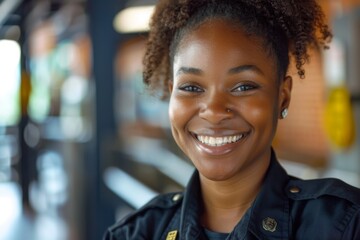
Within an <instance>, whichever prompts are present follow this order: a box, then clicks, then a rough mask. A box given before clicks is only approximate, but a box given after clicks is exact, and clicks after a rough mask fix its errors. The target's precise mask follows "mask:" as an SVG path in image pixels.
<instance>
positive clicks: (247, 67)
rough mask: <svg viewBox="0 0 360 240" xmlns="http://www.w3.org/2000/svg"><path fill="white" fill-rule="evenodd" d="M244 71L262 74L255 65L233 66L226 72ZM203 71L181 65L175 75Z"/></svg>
mask: <svg viewBox="0 0 360 240" xmlns="http://www.w3.org/2000/svg"><path fill="white" fill-rule="evenodd" d="M245 71H253V72H257V73H260V74H262V75H263V74H264V73H263V72H262V71H261V70H260V68H258V67H257V66H255V65H250V64H249V65H241V66H237V67H234V68H231V69H229V71H228V74H237V73H241V72H245ZM203 73H204V72H203V71H202V70H201V69H199V68H193V67H181V68H179V70H177V71H176V75H180V74H193V75H202V74H203Z"/></svg>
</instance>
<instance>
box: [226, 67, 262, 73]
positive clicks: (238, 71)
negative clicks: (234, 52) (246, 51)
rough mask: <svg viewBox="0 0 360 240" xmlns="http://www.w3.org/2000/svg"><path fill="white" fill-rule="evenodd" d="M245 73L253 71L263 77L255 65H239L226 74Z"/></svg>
mask: <svg viewBox="0 0 360 240" xmlns="http://www.w3.org/2000/svg"><path fill="white" fill-rule="evenodd" d="M245 71H253V72H257V73H260V74H262V75H264V73H263V72H262V71H261V70H260V68H258V67H257V66H255V65H250V64H249V65H241V66H237V67H234V68H231V69H230V70H229V71H228V74H237V73H241V72H245Z"/></svg>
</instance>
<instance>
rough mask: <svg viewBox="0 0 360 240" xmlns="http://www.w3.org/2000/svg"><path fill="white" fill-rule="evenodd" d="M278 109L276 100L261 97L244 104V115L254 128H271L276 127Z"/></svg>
mask: <svg viewBox="0 0 360 240" xmlns="http://www.w3.org/2000/svg"><path fill="white" fill-rule="evenodd" d="M276 109H277V104H276V101H274V98H269V97H259V98H256V99H252V100H251V101H249V102H248V103H247V104H243V107H242V113H243V116H244V117H245V116H247V117H246V118H247V120H248V122H249V123H250V124H251V125H253V127H255V128H256V127H257V128H269V125H271V126H272V127H274V126H275V124H276V119H277V114H276V112H277V111H276Z"/></svg>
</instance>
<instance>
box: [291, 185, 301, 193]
mask: <svg viewBox="0 0 360 240" xmlns="http://www.w3.org/2000/svg"><path fill="white" fill-rule="evenodd" d="M289 191H290V192H291V193H299V192H300V188H299V187H296V186H292V187H290V189H289Z"/></svg>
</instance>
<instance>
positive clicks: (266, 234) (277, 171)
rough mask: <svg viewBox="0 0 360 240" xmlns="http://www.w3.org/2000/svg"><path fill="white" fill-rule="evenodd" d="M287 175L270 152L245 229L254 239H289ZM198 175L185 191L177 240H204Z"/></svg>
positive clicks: (194, 175) (192, 179)
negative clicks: (262, 179) (265, 171)
mask: <svg viewBox="0 0 360 240" xmlns="http://www.w3.org/2000/svg"><path fill="white" fill-rule="evenodd" d="M288 180H289V176H288V175H287V173H286V172H285V170H284V169H283V168H282V167H281V165H280V164H279V163H278V161H277V159H276V155H275V153H274V151H272V153H271V161H270V165H269V169H268V171H267V173H266V176H265V179H264V183H263V186H262V189H261V190H260V192H259V194H258V196H257V197H256V199H255V201H254V204H253V206H252V207H251V214H250V221H249V227H248V230H249V231H250V232H251V233H252V234H253V235H254V236H255V237H257V238H258V239H289V236H288V235H289V201H288V198H287V196H286V193H285V189H286V185H287V182H288ZM201 202H202V201H201V194H200V182H199V172H198V171H197V170H195V172H194V174H193V175H192V177H191V179H190V181H189V184H188V185H187V188H186V189H185V193H184V199H183V203H182V210H181V217H180V237H181V238H180V239H205V237H204V236H203V233H202V226H201V225H200V219H199V217H200V215H201V209H202V207H201Z"/></svg>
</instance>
